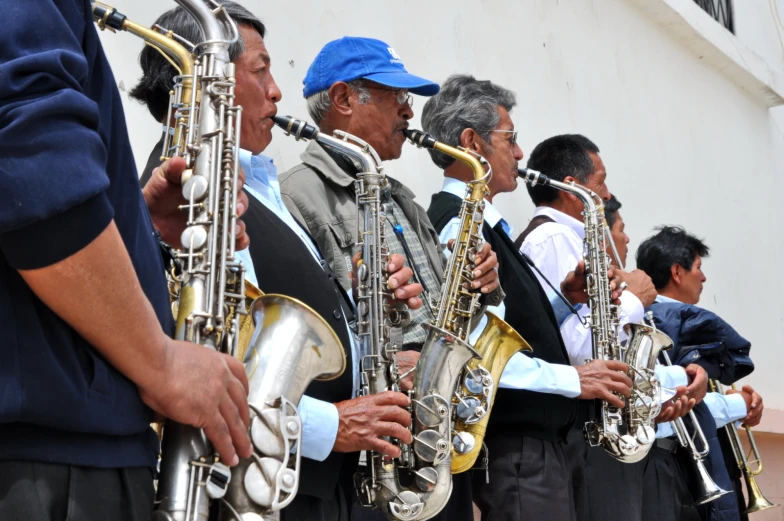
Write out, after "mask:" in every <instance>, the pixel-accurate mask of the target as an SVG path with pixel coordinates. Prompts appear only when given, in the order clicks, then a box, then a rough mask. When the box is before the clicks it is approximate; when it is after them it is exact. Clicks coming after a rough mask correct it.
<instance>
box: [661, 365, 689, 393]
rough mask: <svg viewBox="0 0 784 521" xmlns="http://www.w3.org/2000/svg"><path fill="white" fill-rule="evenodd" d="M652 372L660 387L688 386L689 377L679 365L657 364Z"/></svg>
mask: <svg viewBox="0 0 784 521" xmlns="http://www.w3.org/2000/svg"><path fill="white" fill-rule="evenodd" d="M653 371H654V373H655V374H656V378H658V379H659V382H660V383H661V385H662V387H670V388H674V387H680V386H688V385H689V376H688V375H687V374H686V369H684V368H683V367H681V366H679V365H672V366H670V365H661V364H657V365H656V367H655V368H654V370H653Z"/></svg>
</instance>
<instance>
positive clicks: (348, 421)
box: [332, 391, 414, 458]
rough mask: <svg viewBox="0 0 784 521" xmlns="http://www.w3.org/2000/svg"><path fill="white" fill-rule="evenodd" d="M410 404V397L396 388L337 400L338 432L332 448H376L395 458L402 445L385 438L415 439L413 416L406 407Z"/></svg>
mask: <svg viewBox="0 0 784 521" xmlns="http://www.w3.org/2000/svg"><path fill="white" fill-rule="evenodd" d="M410 403H411V401H410V400H409V399H408V396H406V395H405V394H403V393H395V392H392V391H386V392H383V393H379V394H373V395H370V396H361V397H359V398H354V399H351V400H345V401H342V402H338V403H336V404H335V407H337V409H338V416H339V420H338V435H337V438H336V439H335V445H334V446H333V447H332V450H334V451H335V452H357V451H360V450H373V451H376V452H379V453H381V454H386V455H387V456H391V457H393V458H397V457H399V456H400V448H399V447H397V446H396V445H393V444H392V443H389V442H388V441H386V440H382V439H381V437H382V436H388V437H391V438H397V439H398V440H400V441H402V442H403V443H412V442H413V441H414V438H413V436H412V435H411V431H409V430H408V429H407V427H409V426H410V425H411V415H410V414H409V412H408V411H407V410H405V409H404V408H403V407H407V406H408V405H409V404H410Z"/></svg>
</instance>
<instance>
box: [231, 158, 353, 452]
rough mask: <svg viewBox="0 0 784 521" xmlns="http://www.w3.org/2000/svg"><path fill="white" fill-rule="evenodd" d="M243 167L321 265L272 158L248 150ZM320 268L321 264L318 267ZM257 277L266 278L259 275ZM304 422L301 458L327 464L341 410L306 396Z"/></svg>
mask: <svg viewBox="0 0 784 521" xmlns="http://www.w3.org/2000/svg"><path fill="white" fill-rule="evenodd" d="M240 165H242V169H243V170H244V171H245V189H246V190H247V191H248V193H249V194H250V197H254V198H256V199H257V200H258V201H259V202H261V203H262V204H263V205H264V206H266V207H267V209H269V210H270V211H272V212H273V213H274V214H275V215H276V216H278V217H279V218H280V219H281V220H282V221H283V222H284V223H286V224H287V225H288V226H289V228H291V229H292V231H293V232H295V233H296V234H297V236H298V237H299V238H300V239H301V240H302V242H303V243H304V244H305V245H306V246H307V247H308V249H309V250H310V252H311V253H312V254H313V259H314V262H315V263H320V261H321V260H322V259H321V255H320V253H319V250H318V247H317V246H316V244H315V243H314V242H313V239H312V238H311V237H310V235H309V234H308V233H307V232H306V231H305V230H303V229H302V227H301V226H300V225H299V224H297V221H296V220H294V217H292V216H291V213H290V212H289V211H288V209H287V208H286V205H284V204H283V200H282V199H281V197H280V182H279V181H278V169H277V167H276V166H275V164H274V163H273V162H272V158H269V157H267V156H265V155H263V154H258V155H256V156H252V155H251V153H250V152H248V151H247V150H240ZM237 257H238V258H239V259H240V261H242V264H243V265H244V266H245V269H246V274H245V278H246V279H247V280H249V281H250V282H252V283H253V284H255V285H257V286H258V283H257V280H258V278H257V274H256V271H255V270H254V268H253V259H252V258H251V256H250V252H249V251H248V250H247V249H245V250H242V251H239V252H237ZM315 266H318V267H319V269H321V266H320V264H315V265H314V267H315ZM258 276H260V277H263V276H264V274H263V273H260V274H258ZM349 332H350V335H349V336H350V338H351V355H352V356H351V359H352V365H353V367H352V368H351V369H350V370H351V371H352V372H353V375H354V393H356V389H357V375H358V372H357V364H358V358H357V357H358V353H357V347H356V342H355V338H354V335H353V333H351V330H350V329H349ZM297 409H298V410H299V414H300V417H301V419H302V446H301V451H302V456H303V457H305V458H309V459H312V460H316V461H324V460H325V459H326V458H327V456H329V453H330V452H332V447H333V446H334V445H335V439H336V438H337V434H338V419H339V418H338V410H337V408H336V407H335V405H333V404H331V403H329V402H324V401H321V400H317V399H315V398H311V397H309V396H303V397H302V399H301V400H300V402H299V406H298V407H297Z"/></svg>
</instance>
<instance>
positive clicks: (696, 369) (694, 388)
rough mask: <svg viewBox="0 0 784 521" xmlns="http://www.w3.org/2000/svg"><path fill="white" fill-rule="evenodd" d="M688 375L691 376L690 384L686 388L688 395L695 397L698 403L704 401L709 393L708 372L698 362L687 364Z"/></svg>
mask: <svg viewBox="0 0 784 521" xmlns="http://www.w3.org/2000/svg"><path fill="white" fill-rule="evenodd" d="M686 376H688V377H689V386H688V387H687V388H686V396H688V397H689V398H694V400H695V402H696V403H700V402H702V400H703V398H705V395H706V394H707V393H708V373H707V371H705V369H704V368H703V367H702V366H701V365H698V364H689V365H687V366H686Z"/></svg>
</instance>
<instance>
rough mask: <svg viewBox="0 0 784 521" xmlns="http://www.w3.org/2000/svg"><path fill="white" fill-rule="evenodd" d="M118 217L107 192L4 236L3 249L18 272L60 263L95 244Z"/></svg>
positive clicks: (0, 242) (1, 247)
mask: <svg viewBox="0 0 784 521" xmlns="http://www.w3.org/2000/svg"><path fill="white" fill-rule="evenodd" d="M113 217H114V209H113V208H112V205H111V203H110V202H109V198H108V197H107V196H106V193H105V192H101V193H99V194H98V195H96V196H94V197H91V198H90V199H88V200H86V201H85V202H83V203H81V204H78V205H76V206H73V207H71V208H69V209H67V210H65V211H64V212H61V213H59V214H57V215H53V216H52V217H49V218H48V219H44V220H42V221H37V222H34V223H32V224H30V225H27V226H25V227H23V228H18V229H16V230H13V231H10V232H7V233H5V234H3V235H2V236H0V250H2V252H3V254H4V255H5V258H6V259H7V260H8V263H9V264H10V265H11V266H13V267H14V268H16V269H18V270H34V269H38V268H43V267H46V266H51V265H52V264H57V263H58V262H60V261H62V260H64V259H67V258H68V257H70V256H71V255H73V254H74V253H76V252H78V251H80V250H81V249H83V248H84V247H85V246H87V245H88V244H90V243H91V242H93V240H95V238H96V237H98V236H99V235H100V234H101V232H103V231H104V230H105V229H106V227H107V226H109V223H111V221H112V218H113Z"/></svg>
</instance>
